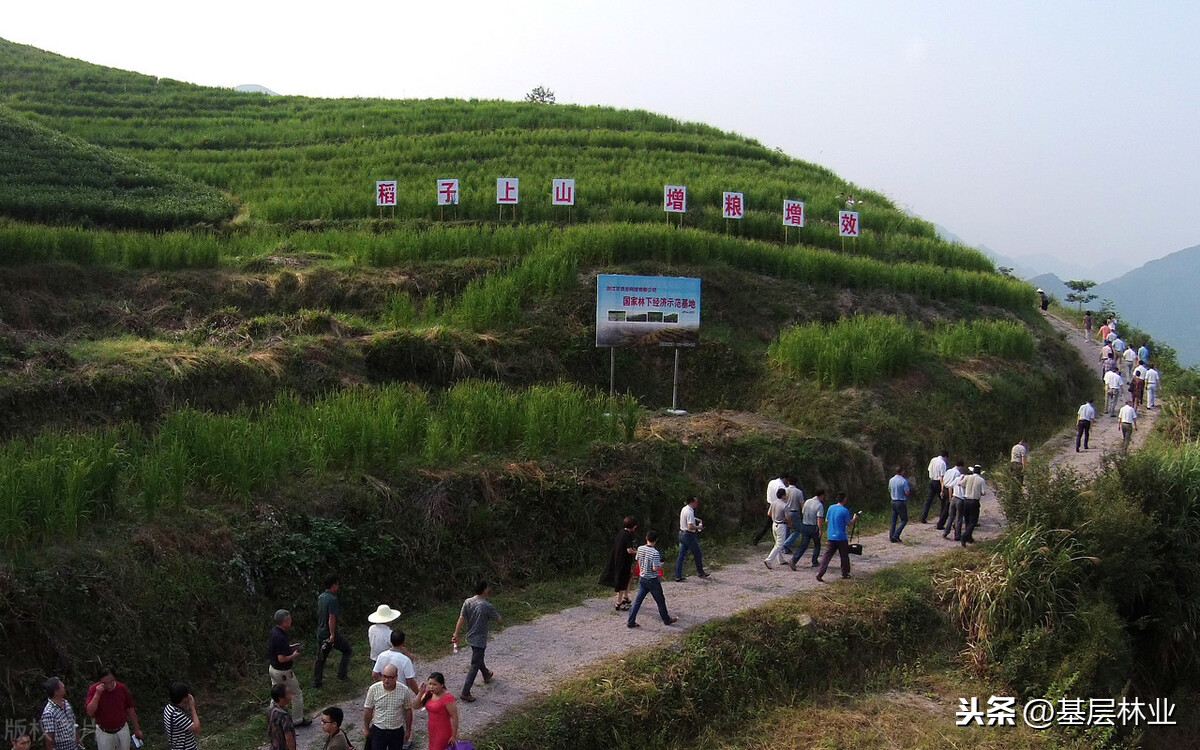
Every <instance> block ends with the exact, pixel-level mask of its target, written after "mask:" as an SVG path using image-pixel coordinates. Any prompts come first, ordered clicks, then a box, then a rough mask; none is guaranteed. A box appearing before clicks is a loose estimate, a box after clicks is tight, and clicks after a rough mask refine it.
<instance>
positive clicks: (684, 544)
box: [675, 495, 770, 583]
mask: <svg viewBox="0 0 1200 750" xmlns="http://www.w3.org/2000/svg"><path fill="white" fill-rule="evenodd" d="M699 504H700V499H699V498H697V497H696V496H695V495H693V496H692V497H689V498H688V500H687V503H686V504H685V505H684V506H683V509H682V510H680V511H679V556H678V557H676V558H675V582H676V583H682V582H683V580H684V579H683V559H684V558H685V557H686V556H687V553H688V552H689V551H690V552H691V553H692V557H694V558H695V559H696V575H698V576H700V577H701V578H708V573H705V572H704V555H702V554H700V542H699V540H697V539H696V534H698V533H700V530H701V529H703V528H704V523H703V522H702V521H701V520H700V519H699V518H696V506H697V505H699ZM768 520H770V519H768Z"/></svg>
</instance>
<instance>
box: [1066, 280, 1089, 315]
mask: <svg viewBox="0 0 1200 750" xmlns="http://www.w3.org/2000/svg"><path fill="white" fill-rule="evenodd" d="M1066 285H1067V288H1068V289H1070V290H1071V293H1070V294H1068V295H1067V302H1076V303H1078V304H1079V311H1080V312H1083V306H1084V305H1086V304H1087V303H1089V302H1091V301H1092V300H1094V299H1096V295H1094V294H1089V293H1088V290H1089V289H1091V288H1092V287H1094V286H1096V282H1094V281H1091V280H1089V279H1072V280H1071V281H1068V282H1066Z"/></svg>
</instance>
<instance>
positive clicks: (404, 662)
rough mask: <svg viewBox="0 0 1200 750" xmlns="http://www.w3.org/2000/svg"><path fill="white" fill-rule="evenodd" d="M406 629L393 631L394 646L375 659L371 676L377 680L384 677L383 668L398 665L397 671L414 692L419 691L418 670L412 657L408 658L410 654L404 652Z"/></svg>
mask: <svg viewBox="0 0 1200 750" xmlns="http://www.w3.org/2000/svg"><path fill="white" fill-rule="evenodd" d="M403 649H404V631H403V630H393V631H392V647H391V648H390V649H388V650H387V651H384V652H383V653H382V654H380V655H379V658H378V659H376V660H375V666H374V667H372V668H371V677H372V678H374V679H375V680H377V681H378V680H381V679H383V670H384V668H385V667H387V665H389V664H392V665H395V667H396V673H397V674H398V675H399V676H400V680H402V681H403V682H404V684H405V685H408V689H409V690H411V691H413V693H414V694H415V693H417V692H418V689H417V688H418V686H417V679H416V678H417V671H416V669H415V668H414V667H413V663H412V659H410V658H408V654H406V653H404V650H403Z"/></svg>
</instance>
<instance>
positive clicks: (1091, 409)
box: [1075, 398, 1096, 453]
mask: <svg viewBox="0 0 1200 750" xmlns="http://www.w3.org/2000/svg"><path fill="white" fill-rule="evenodd" d="M1095 418H1096V407H1095V406H1093V405H1092V400H1091V399H1090V398H1089V399H1088V400H1087V403H1086V404H1084V405H1083V406H1081V407H1079V422H1078V423H1077V424H1076V429H1075V452H1076V453H1078V452H1079V441H1080V440H1082V441H1083V449H1084V450H1087V447H1088V438H1090V437H1091V436H1092V421H1093V420H1094V419H1095Z"/></svg>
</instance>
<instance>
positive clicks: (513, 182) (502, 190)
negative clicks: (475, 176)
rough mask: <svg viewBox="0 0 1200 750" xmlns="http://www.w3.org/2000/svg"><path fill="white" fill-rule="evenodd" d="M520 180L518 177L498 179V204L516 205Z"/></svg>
mask: <svg viewBox="0 0 1200 750" xmlns="http://www.w3.org/2000/svg"><path fill="white" fill-rule="evenodd" d="M519 183H520V180H518V179H517V178H516V177H499V178H497V179H496V202H497V203H516V202H517V196H518V187H519Z"/></svg>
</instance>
